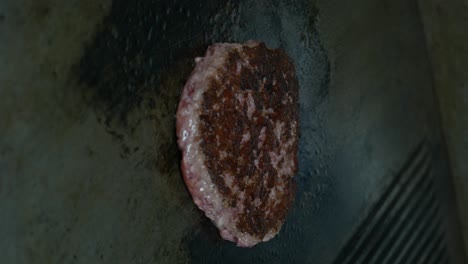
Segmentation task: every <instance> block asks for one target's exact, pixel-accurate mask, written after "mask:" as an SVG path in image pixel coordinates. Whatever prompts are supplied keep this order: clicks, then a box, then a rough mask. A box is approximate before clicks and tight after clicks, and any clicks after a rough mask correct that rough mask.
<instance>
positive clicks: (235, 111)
mask: <svg viewBox="0 0 468 264" xmlns="http://www.w3.org/2000/svg"><path fill="white" fill-rule="evenodd" d="M201 111H202V112H201V114H200V120H201V123H200V130H201V134H202V135H203V138H204V142H203V144H202V149H203V152H204V154H205V157H206V164H207V167H208V170H209V172H210V175H211V179H212V180H213V183H214V184H215V185H216V187H217V188H218V189H219V191H220V193H221V194H222V195H223V197H224V202H225V205H226V206H228V207H240V206H242V207H243V210H242V213H241V215H240V216H239V220H238V222H237V223H236V225H237V228H238V229H239V230H241V231H242V232H246V233H248V234H250V235H253V236H255V237H259V238H262V237H264V236H265V235H266V234H267V233H268V232H269V231H270V230H272V229H278V228H279V227H280V226H281V224H282V223H283V222H284V220H285V218H286V215H287V211H288V209H289V207H290V205H291V203H292V201H293V198H294V194H295V182H294V180H293V179H292V177H293V175H294V174H295V173H296V170H297V154H296V153H297V137H298V135H297V134H298V132H297V131H298V114H299V113H298V83H297V79H296V75H295V70H294V65H293V64H292V63H291V61H290V60H289V58H288V57H287V55H286V54H285V53H284V52H283V51H281V50H279V49H274V50H272V49H267V48H266V47H265V45H264V44H260V45H257V46H255V47H247V46H244V47H243V49H242V50H241V51H239V50H233V51H231V52H230V54H229V56H228V59H227V63H226V67H225V68H224V69H223V70H222V71H221V72H219V73H218V75H217V77H216V78H213V79H212V80H211V85H210V87H209V88H208V89H207V90H206V91H205V93H204V96H203V104H202V110H201ZM281 123H284V125H283V126H282V127H281V129H278V126H279V125H280V124H281ZM278 136H279V137H278ZM287 142H292V143H291V144H289V145H288V144H287ZM281 148H284V149H285V150H286V151H287V152H288V153H287V155H293V157H292V158H291V159H289V160H288V159H285V158H283V159H281V160H279V161H278V163H277V164H278V165H277V166H276V167H275V166H273V165H272V164H273V162H272V159H273V158H274V157H273V156H272V155H270V152H275V153H280V151H281ZM287 162H289V163H291V164H286V163H287ZM284 166H290V167H292V170H291V172H292V173H291V172H290V173H284V172H281V170H278V168H281V167H284ZM281 190H282V191H281ZM242 207H240V208H242Z"/></svg>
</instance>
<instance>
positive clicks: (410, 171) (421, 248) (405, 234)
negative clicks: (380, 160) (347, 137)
mask: <svg viewBox="0 0 468 264" xmlns="http://www.w3.org/2000/svg"><path fill="white" fill-rule="evenodd" d="M431 160H432V159H431V156H430V154H429V151H428V147H427V145H426V143H425V141H424V142H423V143H421V144H420V145H419V146H418V147H417V148H416V149H415V150H414V152H413V153H412V154H411V155H410V157H409V158H408V160H407V161H406V163H405V164H404V166H403V167H402V168H401V170H400V171H399V172H398V174H397V175H396V177H395V178H394V179H393V181H392V182H391V183H390V184H389V186H388V188H387V190H386V191H385V192H383V193H382V195H381V198H380V199H379V200H378V201H377V202H376V203H375V205H374V206H373V208H372V209H371V210H370V211H369V214H368V215H367V217H366V218H365V219H364V220H363V221H362V223H361V224H360V226H359V227H358V229H357V230H356V232H355V234H354V235H353V236H352V237H351V239H350V240H349V242H348V243H347V244H346V245H345V246H344V247H343V249H342V250H341V252H340V254H339V255H338V257H337V258H336V259H335V261H334V263H335V264H338V263H343V264H346V263H382V264H384V263H449V259H448V252H447V250H446V244H445V241H444V236H443V232H442V231H443V230H442V226H441V217H440V212H439V200H438V199H437V194H436V190H435V188H434V179H433V174H432V169H431V168H432V167H431Z"/></svg>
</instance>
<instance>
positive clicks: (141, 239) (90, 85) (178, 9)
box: [0, 0, 459, 263]
mask: <svg viewBox="0 0 468 264" xmlns="http://www.w3.org/2000/svg"><path fill="white" fill-rule="evenodd" d="M248 39H256V40H261V41H264V42H266V43H267V45H268V46H271V47H280V48H282V49H284V50H285V51H286V52H287V53H288V54H289V55H290V56H291V58H292V59H293V60H294V62H295V64H296V67H297V73H298V78H299V83H300V104H301V144H300V146H301V147H300V150H299V157H300V159H299V160H300V172H299V174H298V175H297V178H296V179H297V182H298V194H297V197H296V202H295V204H294V207H293V208H292V210H291V212H290V215H289V217H288V219H287V221H286V224H285V225H284V227H283V229H282V231H281V232H280V234H279V235H278V236H277V237H276V238H275V239H273V240H272V241H271V242H268V243H263V244H260V245H258V246H256V247H254V248H252V249H241V248H236V247H235V246H234V245H233V244H232V243H229V242H226V241H222V240H221V239H220V238H219V235H218V234H217V231H216V230H215V228H214V227H213V226H212V225H211V224H210V223H209V222H208V221H207V220H206V218H205V217H203V215H202V214H201V213H200V212H199V211H198V210H197V209H196V207H195V206H194V204H193V202H192V201H191V199H190V196H189V194H188V192H187V190H186V189H185V186H184V184H183V182H182V178H181V176H180V170H179V160H180V154H179V152H178V150H177V146H176V142H175V128H174V126H175V118H174V114H175V109H176V104H177V101H178V96H179V95H180V92H181V89H182V87H183V84H184V82H185V80H186V78H187V76H188V74H189V73H190V71H191V69H192V67H193V58H194V57H195V56H197V55H202V54H203V52H204V50H205V48H206V46H207V45H209V44H210V43H213V42H219V41H235V42H242V41H246V40H248ZM0 41H1V43H3V45H2V46H0V62H1V64H0V67H1V70H0V84H1V86H0V176H1V185H0V206H1V214H2V217H1V218H0V235H1V237H2V240H1V242H0V248H1V251H2V252H6V253H5V254H4V257H3V258H4V259H5V260H7V263H31V262H35V263H64V262H65V263H68V262H70V263H75V262H76V263H93V262H104V263H240V262H246V263H288V262H289V263H330V262H331V261H332V260H333V259H334V258H335V257H336V255H337V253H338V251H339V249H340V248H341V247H342V246H343V245H344V244H345V243H346V241H347V239H348V238H349V237H350V236H351V235H352V233H353V231H354V228H355V227H357V226H358V224H359V222H360V221H361V220H362V219H364V218H365V215H366V214H367V212H368V208H369V207H370V206H371V205H372V204H373V203H374V202H375V201H376V200H377V198H378V197H379V196H380V194H381V193H382V191H383V190H384V189H385V188H386V186H387V183H388V182H390V181H391V179H392V178H393V177H395V175H396V172H397V170H398V169H399V167H400V166H402V164H404V163H405V160H404V159H405V157H406V156H407V154H408V153H409V152H411V151H412V150H413V148H414V147H415V146H416V145H417V144H418V143H419V142H421V140H422V139H423V138H426V139H427V140H428V142H430V146H433V151H434V153H436V154H437V155H436V157H437V158H436V159H435V160H434V162H435V164H434V167H435V168H436V169H435V173H436V175H439V176H438V178H439V179H440V181H441V182H442V183H444V184H441V185H440V186H441V187H440V188H441V189H442V193H443V194H444V195H442V196H441V197H442V199H443V204H448V203H450V201H452V200H450V199H452V198H453V197H452V196H451V194H450V190H451V189H450V188H451V187H450V184H449V183H448V182H447V178H446V177H445V176H446V175H447V174H446V173H447V172H448V169H447V167H446V156H445V154H444V152H443V144H442V143H441V136H440V133H439V124H438V121H437V118H434V117H435V116H437V109H436V107H435V104H434V101H435V100H434V95H433V93H432V88H431V87H432V83H431V75H430V68H429V67H430V66H429V63H428V60H427V53H426V50H425V48H424V35H423V31H422V26H421V24H420V21H419V13H418V10H417V6H416V2H415V1H404V0H398V1H370V0H360V1H353V2H352V3H351V2H342V1H323V2H319V3H316V2H315V1H289V0H275V1H253V0H245V1H241V2H240V3H237V2H236V1H232V2H229V1H223V2H219V1H211V0H210V1H203V2H196V3H195V2H193V1H189V0H180V1H176V2H175V1H150V0H145V1H139V2H135V1H124V0H114V1H113V2H112V3H110V2H107V1H101V2H100V3H96V2H94V1H56V0H43V1H26V0H23V1H3V2H2V3H1V4H0ZM444 212H446V215H447V217H446V218H447V219H446V225H447V226H450V228H452V229H450V230H449V231H448V233H450V234H452V233H453V230H456V228H457V227H458V224H457V222H456V220H454V219H455V217H453V216H454V212H453V211H450V210H447V211H444ZM449 237H450V238H451V241H452V242H453V243H454V245H458V244H457V243H458V240H459V237H458V236H456V235H453V236H449ZM5 238H6V239H5ZM453 254H458V253H457V252H455V253H453Z"/></svg>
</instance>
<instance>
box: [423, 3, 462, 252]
mask: <svg viewBox="0 0 468 264" xmlns="http://www.w3.org/2000/svg"><path fill="white" fill-rule="evenodd" d="M419 3H420V6H421V14H422V18H423V21H424V29H425V32H426V41H427V46H428V50H429V54H430V55H431V56H430V58H431V62H432V67H433V78H434V87H435V89H436V91H437V95H438V102H439V105H440V109H441V117H442V121H443V127H444V134H445V140H446V142H447V147H448V149H449V156H450V164H451V169H452V170H453V179H454V183H455V186H456V191H457V198H458V208H459V211H460V217H461V222H462V223H463V227H464V229H463V233H464V237H465V252H466V253H467V254H468V162H467V160H468V136H467V135H468V115H467V113H468V74H467V69H468V31H467V30H466V28H468V1H466V0H450V1H440V0H433V1H419Z"/></svg>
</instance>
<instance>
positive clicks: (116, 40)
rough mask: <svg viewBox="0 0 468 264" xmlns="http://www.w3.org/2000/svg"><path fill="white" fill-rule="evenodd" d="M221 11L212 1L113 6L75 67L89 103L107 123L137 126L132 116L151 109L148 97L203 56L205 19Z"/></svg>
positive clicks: (118, 0)
mask: <svg viewBox="0 0 468 264" xmlns="http://www.w3.org/2000/svg"><path fill="white" fill-rule="evenodd" d="M195 7H196V8H195ZM222 7H223V6H222V5H221V4H219V3H218V1H214V0H210V1H205V2H204V3H203V5H201V4H199V3H198V2H193V1H190V0H180V1H177V2H175V1H152V0H142V1H126V0H114V1H112V7H111V10H110V13H109V15H108V16H107V17H106V18H105V19H104V21H103V23H102V26H101V30H100V31H98V32H97V33H96V35H95V36H94V39H93V40H92V41H91V42H90V43H88V45H87V46H86V48H85V52H84V54H83V56H82V58H81V59H80V60H79V62H78V64H77V65H76V66H77V67H75V75H77V76H78V81H79V83H81V84H82V85H81V88H82V89H83V94H84V97H85V100H86V101H87V103H88V104H90V105H91V106H92V107H93V108H95V109H96V111H97V112H98V113H99V115H100V116H102V121H103V123H104V124H105V125H106V126H109V125H110V124H112V123H116V124H117V125H118V126H120V127H124V128H129V129H131V128H132V126H133V127H134V126H135V125H134V124H132V123H131V122H130V120H129V114H130V113H131V112H132V111H133V110H135V109H138V108H141V107H146V106H147V105H148V103H146V99H147V97H148V94H157V93H158V92H159V90H160V89H163V88H164V87H161V85H160V83H161V82H162V81H164V80H165V79H167V78H172V77H168V76H167V74H169V73H171V72H173V71H172V70H171V68H172V67H173V66H174V65H176V64H177V63H179V62H180V61H181V60H185V59H186V58H190V60H193V58H194V57H195V56H197V55H198V56H199V55H202V54H203V51H204V50H205V48H206V46H207V45H208V44H210V43H207V42H206V31H205V29H206V27H207V25H208V24H209V21H207V19H204V18H205V17H211V16H213V15H214V14H216V12H219V9H222ZM194 10H197V11H196V12H195V11H194ZM178 77H179V75H177V76H176V78H178ZM182 87H183V86H182ZM178 89H181V87H178Z"/></svg>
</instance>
